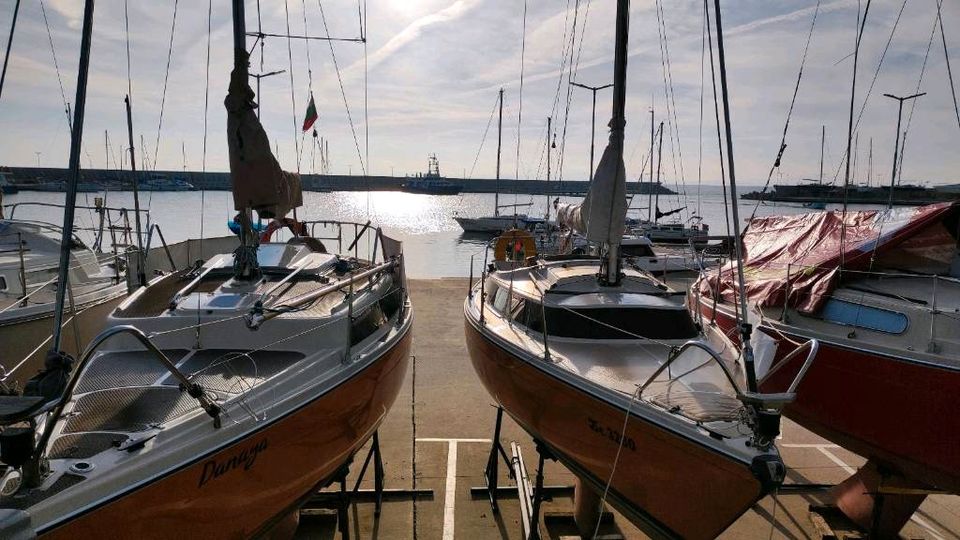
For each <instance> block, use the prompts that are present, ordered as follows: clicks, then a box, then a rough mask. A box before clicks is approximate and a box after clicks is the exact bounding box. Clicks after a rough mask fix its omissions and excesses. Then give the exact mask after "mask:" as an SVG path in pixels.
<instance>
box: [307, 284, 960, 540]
mask: <svg viewBox="0 0 960 540" xmlns="http://www.w3.org/2000/svg"><path fill="white" fill-rule="evenodd" d="M467 283H468V281H467V280H466V279H463V278H455V279H454V278H451V279H436V280H411V281H410V284H409V285H410V295H411V298H412V301H413V309H414V325H413V332H414V344H413V353H412V354H413V357H414V358H413V361H412V362H411V365H410V369H408V372H407V380H406V384H405V385H404V388H403V390H402V391H401V393H400V395H399V396H398V398H397V401H396V403H395V404H394V406H393V408H392V409H391V411H390V413H389V415H388V416H387V418H386V420H385V421H384V423H383V425H382V426H381V428H380V445H381V449H382V455H383V459H384V466H385V470H386V482H385V485H386V488H388V489H414V488H415V489H431V490H433V493H432V496H419V497H416V498H410V497H403V498H397V499H388V500H385V501H384V503H383V508H382V512H381V514H380V515H379V517H377V516H375V515H374V504H373V503H372V502H357V503H354V504H352V505H351V508H350V510H349V535H350V538H352V539H377V538H382V539H391V540H392V539H399V540H406V539H412V540H434V539H437V540H449V539H453V538H464V539H469V540H486V539H521V538H523V534H522V531H521V525H520V506H519V502H518V501H517V499H516V498H510V497H507V496H504V497H501V498H500V512H499V513H494V512H492V511H491V507H490V503H489V501H488V500H487V498H486V496H485V495H481V496H472V495H471V493H470V488H471V487H472V486H483V485H484V479H483V470H484V466H485V464H486V461H487V455H488V453H489V451H490V438H491V437H492V434H493V429H494V421H495V418H496V409H495V408H494V407H493V405H492V403H493V401H492V399H491V398H490V396H489V395H488V394H487V392H486V390H485V389H484V388H483V386H482V385H481V384H480V381H479V380H478V379H477V377H476V375H475V374H474V372H473V368H472V367H471V365H470V360H469V357H468V353H467V349H466V344H465V341H464V333H463V300H464V297H465V296H466V293H467ZM501 440H502V441H503V443H504V445H505V446H506V447H507V452H508V454H509V452H510V446H509V442H510V441H517V442H519V443H520V445H521V448H522V451H523V453H524V454H523V455H524V459H525V461H526V462H527V464H528V465H527V467H528V470H529V473H530V475H531V481H532V477H533V475H534V474H535V468H536V458H537V453H536V450H535V447H534V444H533V442H532V440H531V439H530V437H529V436H528V435H527V434H526V433H525V432H523V430H521V429H520V428H519V427H518V426H517V425H516V424H514V423H513V422H512V421H511V420H510V419H509V417H508V416H507V415H504V421H503V428H502V432H501ZM778 446H779V447H780V449H781V453H782V455H783V459H784V462H785V463H786V464H787V466H788V468H789V470H788V476H787V482H811V483H818V484H822V483H829V484H832V483H837V482H840V481H841V480H843V479H844V478H846V477H847V476H849V475H850V474H851V473H853V472H854V471H855V470H856V468H857V467H859V466H861V465H862V464H863V463H864V459H863V458H861V457H859V456H857V455H855V454H853V453H851V452H848V451H846V450H844V449H843V448H839V447H837V446H836V445H833V444H831V443H829V442H828V441H825V440H823V439H821V438H819V437H817V436H816V435H814V434H812V433H810V432H808V431H806V430H804V429H803V428H801V427H799V426H797V425H796V424H793V423H792V422H790V421H789V420H785V421H784V426H783V436H782V440H780V441H778ZM365 455H366V448H365V449H364V450H363V451H361V453H360V454H358V456H357V458H356V462H355V463H354V465H353V466H352V467H351V478H350V479H349V486H350V487H352V486H353V482H354V481H355V480H354V479H355V477H356V474H357V472H359V469H360V465H361V464H362V461H363V457H364V456H365ZM371 472H372V471H371ZM500 476H501V480H500V485H501V486H508V485H513V484H512V482H511V481H510V480H508V478H507V474H506V467H504V466H501V468H500ZM573 482H574V477H573V476H572V475H571V474H570V473H569V472H568V471H567V470H566V469H565V468H564V467H563V466H562V465H560V464H558V463H555V462H547V464H546V467H545V484H547V485H572V484H573ZM362 486H363V487H372V474H370V472H368V474H367V475H366V478H365V479H364V481H363V483H362ZM827 502H828V499H827V497H826V496H825V495H824V494H819V493H818V494H809V493H808V494H798V493H779V494H778V495H775V496H768V497H766V498H765V499H763V500H761V501H760V502H759V503H757V504H756V505H755V506H754V508H753V509H752V510H750V511H748V512H747V513H746V514H744V515H743V516H742V517H741V518H740V519H739V520H738V521H737V522H735V523H734V524H733V525H731V526H730V528H729V529H727V531H725V532H724V533H723V535H722V536H721V537H722V538H735V539H760V538H764V539H766V538H797V539H799V538H820V537H821V535H820V534H819V533H818V532H817V529H816V528H815V527H814V525H813V522H812V521H811V519H810V512H809V507H810V505H812V504H813V505H820V504H825V503H827ZM572 510H573V501H572V497H571V496H566V495H565V496H556V497H554V498H553V500H551V501H547V502H544V504H543V507H542V515H544V516H546V517H545V519H544V520H542V521H541V523H542V525H543V526H542V528H541V530H542V531H543V534H544V537H545V538H546V537H549V538H563V537H569V536H572V535H574V534H575V529H574V528H573V523H572V519H571V518H570V515H571V513H572ZM314 514H317V513H316V512H314ZM612 514H613V515H612V517H613V519H612V521H611V522H605V523H604V524H603V526H602V527H601V531H600V535H599V536H598V538H613V537H615V535H621V536H622V537H623V538H626V539H642V538H647V536H646V535H644V534H643V533H641V532H640V531H639V530H637V528H636V527H634V526H633V525H632V524H631V523H630V522H629V521H627V520H626V519H625V518H623V517H622V516H620V515H619V514H617V513H616V512H612ZM901 535H902V536H903V537H904V538H911V539H912V538H925V539H931V540H945V539H957V540H960V497H958V496H954V495H932V496H929V497H927V499H926V501H925V502H924V503H923V505H922V506H921V507H920V509H919V511H918V512H917V513H916V514H915V515H914V518H913V520H912V521H911V522H910V523H909V524H908V525H907V526H906V527H905V528H904V529H903V531H901ZM340 537H341V535H340V534H339V533H337V532H336V519H335V517H334V516H332V515H331V514H330V513H328V512H327V513H324V512H320V513H319V515H310V516H306V515H305V516H302V517H301V521H300V527H299V529H298V531H297V535H296V538H299V539H307V538H310V539H313V538H317V539H333V538H340Z"/></svg>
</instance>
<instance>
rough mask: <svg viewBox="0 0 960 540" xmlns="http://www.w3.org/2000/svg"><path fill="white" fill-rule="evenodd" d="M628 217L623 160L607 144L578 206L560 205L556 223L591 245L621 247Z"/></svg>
mask: <svg viewBox="0 0 960 540" xmlns="http://www.w3.org/2000/svg"><path fill="white" fill-rule="evenodd" d="M626 216H627V181H626V171H625V169H624V166H623V158H622V157H620V156H618V155H616V152H614V150H613V148H612V145H610V144H607V148H606V149H605V150H604V151H603V157H601V158H600V164H599V165H598V166H597V172H596V174H594V176H593V181H592V182H591V183H590V190H589V191H587V196H586V197H584V199H583V202H581V203H579V204H559V205H557V221H558V222H559V223H560V224H561V225H565V226H566V227H569V228H570V229H573V230H574V231H576V232H578V233H580V234H582V235H583V236H585V237H586V238H587V240H590V241H592V242H606V243H607V244H612V245H619V244H620V240H621V238H623V229H624V225H625V223H626Z"/></svg>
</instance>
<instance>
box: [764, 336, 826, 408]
mask: <svg viewBox="0 0 960 540" xmlns="http://www.w3.org/2000/svg"><path fill="white" fill-rule="evenodd" d="M804 350H807V351H808V352H807V358H806V359H805V360H804V361H803V364H802V365H801V366H800V370H799V371H797V374H796V375H795V376H794V377H793V381H791V382H790V386H788V387H787V390H786V392H784V394H787V395H792V394H794V393H796V391H797V386H799V385H800V383H801V382H803V378H804V377H805V376H806V375H807V370H809V369H810V365H811V364H813V360H814V358H816V357H817V353H818V352H819V351H820V342H819V341H818V340H816V339H811V340H809V341H806V342H804V343H803V344H802V345H800V346H799V347H797V348H796V349H794V350H792V351H790V353H789V354H787V355H786V356H784V357H783V358H782V359H781V360H780V361H779V362H777V365H775V366H773V368H771V369H770V371H768V372H767V374H766V375H765V376H764V379H769V378H770V377H771V376H772V375H773V374H775V373H777V372H778V371H780V370H781V369H783V366H785V365H787V364H789V363H790V361H791V360H793V359H794V358H795V357H797V356H798V355H799V354H800V353H802V352H803V351H804Z"/></svg>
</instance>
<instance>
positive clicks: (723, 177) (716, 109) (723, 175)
mask: <svg viewBox="0 0 960 540" xmlns="http://www.w3.org/2000/svg"><path fill="white" fill-rule="evenodd" d="M708 2H709V0H703V16H704V18H705V19H706V20H707V46H708V49H709V52H710V85H711V87H712V88H713V115H714V119H715V120H716V126H717V151H718V152H719V155H720V184H721V185H722V186H723V190H722V191H723V217H724V222H725V224H726V226H727V236H730V231H731V223H730V204H729V202H728V201H727V172H726V165H725V163H724V159H723V135H722V134H721V132H720V103H719V102H718V99H717V74H716V69H715V67H714V62H713V30H711V24H710V7H709V4H708ZM733 204H737V201H733ZM734 308H735V309H736V308H737V305H736V302H734ZM738 316H739V315H738Z"/></svg>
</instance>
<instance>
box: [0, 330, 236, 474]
mask: <svg viewBox="0 0 960 540" xmlns="http://www.w3.org/2000/svg"><path fill="white" fill-rule="evenodd" d="M120 334H127V335H129V336H131V337H133V338H134V339H135V340H137V341H138V342H140V344H142V345H143V346H144V347H145V348H146V349H147V352H149V353H150V356H151V357H153V358H155V359H156V360H157V361H158V362H159V363H160V364H161V365H163V367H164V368H166V370H167V371H168V372H170V374H171V375H172V376H173V377H174V378H175V379H176V380H177V382H178V383H179V384H180V385H181V388H182V389H184V390H185V391H186V392H187V394H189V395H190V397H192V398H194V399H196V400H197V402H198V403H199V405H200V407H201V408H202V409H203V410H204V411H205V412H206V413H207V414H208V415H210V417H211V418H213V425H214V427H216V428H219V427H220V413H221V408H220V406H219V405H217V404H216V402H215V401H214V399H213V398H212V397H211V396H210V395H209V394H207V392H206V391H205V390H204V389H203V387H202V386H200V385H199V384H197V383H196V382H193V381H191V380H190V379H189V378H188V377H187V376H186V375H184V374H183V372H182V371H180V370H179V369H178V368H177V366H176V364H174V363H173V362H172V361H171V360H170V359H169V358H168V357H167V355H166V354H164V353H163V351H161V350H160V349H159V348H158V347H157V346H156V345H154V344H153V342H152V341H150V338H149V337H147V335H146V334H144V333H143V332H142V331H141V330H140V329H138V328H136V327H134V326H129V325H121V326H114V327H111V328H108V329H106V330H104V331H102V332H100V333H99V334H98V335H97V336H96V337H94V338H93V340H92V341H91V342H90V344H89V345H87V348H86V349H85V350H84V351H83V354H82V355H81V356H80V362H79V364H78V366H77V369H76V370H75V371H74V372H73V374H72V375H71V377H70V379H69V380H68V381H67V384H66V386H65V388H64V389H63V391H62V392H61V393H60V395H59V396H58V397H56V398H54V399H51V400H49V401H47V402H46V403H43V404H42V406H40V407H39V408H37V407H33V408H30V409H25V410H24V411H25V413H28V414H29V417H25V418H8V419H6V423H8V424H9V423H11V422H24V421H30V422H34V421H35V420H34V419H36V418H39V417H40V416H41V415H43V414H46V413H51V416H50V418H48V419H47V421H46V422H45V423H44V425H43V431H42V433H41V434H40V438H39V439H38V441H37V445H36V447H35V448H34V451H33V454H32V456H31V457H30V460H29V461H28V462H27V464H25V466H24V471H23V473H24V482H23V485H24V486H27V487H31V488H32V487H36V486H37V485H39V482H40V481H42V475H41V466H40V463H41V461H42V460H43V457H44V454H45V450H46V447H47V445H48V444H49V442H50V437H51V436H52V435H53V431H54V429H55V428H56V424H57V420H58V419H59V418H61V417H62V416H63V411H64V409H65V408H66V406H67V403H69V401H70V398H71V396H73V392H74V390H75V389H76V386H77V383H78V382H79V380H80V376H81V375H82V374H83V372H84V371H85V370H86V368H87V367H88V366H89V364H90V360H91V358H93V354H94V353H95V352H97V350H99V349H100V347H101V346H102V345H103V344H104V343H105V342H106V341H107V340H109V339H110V338H113V337H114V336H118V335H120ZM51 411H52V412H51Z"/></svg>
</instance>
